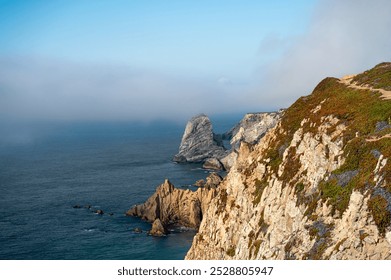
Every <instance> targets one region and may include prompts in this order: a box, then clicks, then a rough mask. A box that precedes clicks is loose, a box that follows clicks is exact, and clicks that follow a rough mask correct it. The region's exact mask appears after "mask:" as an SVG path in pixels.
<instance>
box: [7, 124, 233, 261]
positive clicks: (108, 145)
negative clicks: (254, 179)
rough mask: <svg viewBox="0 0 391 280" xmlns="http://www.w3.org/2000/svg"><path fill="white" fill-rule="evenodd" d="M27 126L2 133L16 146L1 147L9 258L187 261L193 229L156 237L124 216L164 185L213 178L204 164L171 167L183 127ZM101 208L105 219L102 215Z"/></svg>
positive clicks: (144, 225)
mask: <svg viewBox="0 0 391 280" xmlns="http://www.w3.org/2000/svg"><path fill="white" fill-rule="evenodd" d="M233 124H234V121H233V120H232V121H226V120H225V121H222V120H220V126H219V125H218V124H217V125H216V124H215V127H217V130H219V129H220V131H224V130H226V129H228V128H230V126H232V125H233ZM25 129H26V127H24V128H23V129H21V131H20V135H18V134H16V136H12V134H13V133H14V132H15V129H14V130H13V131H11V132H9V133H8V132H7V130H3V138H4V139H8V141H3V142H2V143H1V145H0V259H183V258H184V256H185V254H186V252H187V250H188V249H189V248H190V245H191V242H192V239H193V236H194V234H195V232H194V231H183V230H179V229H177V230H175V231H173V232H172V233H171V234H169V235H167V236H166V237H151V236H148V235H147V233H146V231H147V230H149V229H150V224H149V223H147V222H145V221H142V220H140V219H138V218H134V217H127V216H125V215H124V213H125V211H126V210H128V209H129V208H130V207H131V206H132V205H134V204H138V203H142V202H144V201H145V200H146V199H147V198H148V197H149V196H150V195H151V194H152V193H153V192H154V191H155V189H156V187H157V186H158V185H159V184H161V183H162V182H163V181H164V178H169V180H170V181H171V182H173V183H174V185H175V186H177V187H182V186H183V187H187V186H189V185H191V184H193V183H194V182H195V181H196V180H198V179H201V178H205V176H206V175H207V174H206V171H205V170H202V169H200V168H199V166H198V165H178V164H175V163H173V162H172V161H171V158H172V156H173V155H174V154H175V153H176V152H177V150H178V146H179V143H180V140H181V136H182V133H183V129H184V124H181V125H179V124H170V123H154V124H149V125H137V124H129V123H83V124H80V123H79V124H75V123H71V124H64V123H62V124H50V125H41V126H37V127H29V129H28V130H27V132H23V131H22V130H25ZM11 136H12V137H11ZM74 205H83V206H84V205H91V206H92V207H91V209H87V208H84V207H83V208H80V209H76V208H73V206H74ZM97 209H102V210H103V211H104V213H105V214H104V215H97V214H95V213H94V212H93V210H97ZM108 213H113V215H112V216H110V215H108ZM134 228H141V229H142V230H143V232H142V233H136V232H134V231H133V229H134Z"/></svg>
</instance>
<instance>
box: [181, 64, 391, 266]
mask: <svg viewBox="0 0 391 280" xmlns="http://www.w3.org/2000/svg"><path fill="white" fill-rule="evenodd" d="M384 65H386V66H387V67H388V65H390V64H380V65H379V66H377V67H375V68H374V69H371V70H369V71H366V72H364V73H363V74H360V75H357V76H355V77H356V78H355V80H353V82H355V83H363V82H364V81H365V82H366V83H367V84H374V83H376V86H377V88H385V87H387V89H388V87H391V81H390V80H389V78H387V77H389V76H390V73H391V67H388V68H387V67H385V66H384ZM390 119H391V101H390V100H387V99H384V98H382V95H381V93H380V92H379V91H377V92H376V91H373V92H371V91H370V90H364V89H358V88H354V87H349V85H347V84H346V82H343V83H341V82H340V80H339V79H336V78H326V79H324V80H323V81H322V82H321V83H320V84H319V85H318V86H317V87H316V88H315V89H314V91H313V93H312V94H311V95H309V96H305V97H301V98H299V99H298V100H297V101H296V102H295V103H294V104H293V105H292V106H291V107H290V108H288V109H287V110H286V111H284V112H283V113H282V115H281V118H280V120H279V121H278V122H277V125H276V126H275V127H274V128H271V129H269V131H268V132H266V134H265V136H264V137H262V138H261V139H260V141H259V142H258V143H255V144H254V145H251V144H248V143H246V142H245V141H243V142H242V143H241V145H240V147H239V149H238V153H237V159H236V160H235V161H234V163H233V166H232V168H231V169H230V171H229V173H228V174H227V176H226V178H225V179H224V181H223V182H222V183H221V184H220V185H219V187H218V188H217V189H215V191H216V193H215V194H214V195H213V198H212V199H211V201H209V203H208V205H207V206H206V208H204V209H203V217H202V222H201V224H200V227H199V231H198V233H197V234H196V236H195V237H194V240H193V244H192V246H191V248H190V250H189V252H188V253H187V255H186V259H391V165H390V157H391V141H390V138H389V137H387V135H389V134H390V133H391V128H389V127H387V125H389V124H390ZM381 122H383V123H382V124H383V125H382V129H379V125H378V124H379V123H381ZM384 122H386V123H387V124H384ZM204 207H205V206H204Z"/></svg>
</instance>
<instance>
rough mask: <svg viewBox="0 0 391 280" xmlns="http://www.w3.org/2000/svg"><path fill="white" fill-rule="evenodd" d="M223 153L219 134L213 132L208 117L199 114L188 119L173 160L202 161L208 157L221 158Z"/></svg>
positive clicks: (223, 149) (180, 161)
mask: <svg viewBox="0 0 391 280" xmlns="http://www.w3.org/2000/svg"><path fill="white" fill-rule="evenodd" d="M225 153H226V151H225V148H224V146H223V143H222V141H221V136H220V137H219V136H218V135H216V134H214V133H213V128H212V123H211V122H210V120H209V118H208V117H207V116H206V115H204V114H201V115H198V116H195V117H193V118H192V119H190V120H189V121H188V123H187V125H186V128H185V132H184V134H183V137H182V141H181V145H180V146H179V152H178V154H176V155H175V156H174V158H173V160H174V161H175V162H179V163H185V162H198V163H203V162H205V160H207V159H209V158H217V159H218V158H222V157H223V156H224V155H225Z"/></svg>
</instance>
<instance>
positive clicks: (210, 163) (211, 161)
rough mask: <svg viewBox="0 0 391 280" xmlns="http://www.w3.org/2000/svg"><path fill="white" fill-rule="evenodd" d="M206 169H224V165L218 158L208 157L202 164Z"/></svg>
mask: <svg viewBox="0 0 391 280" xmlns="http://www.w3.org/2000/svg"><path fill="white" fill-rule="evenodd" d="M202 167H203V168H205V169H213V170H223V169H224V167H223V165H222V164H221V162H220V161H219V160H218V159H217V158H208V159H207V160H205V162H204V164H203V165H202Z"/></svg>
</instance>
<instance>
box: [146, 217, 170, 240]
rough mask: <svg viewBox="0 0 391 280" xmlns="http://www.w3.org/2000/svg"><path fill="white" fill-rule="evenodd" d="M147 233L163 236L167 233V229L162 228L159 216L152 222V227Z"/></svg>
mask: <svg viewBox="0 0 391 280" xmlns="http://www.w3.org/2000/svg"><path fill="white" fill-rule="evenodd" d="M149 234H150V235H153V236H163V235H166V234H167V230H166V229H165V228H164V226H163V224H162V222H161V221H160V219H159V218H157V219H156V220H155V221H154V222H153V223H152V229H151V230H150V231H149Z"/></svg>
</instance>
